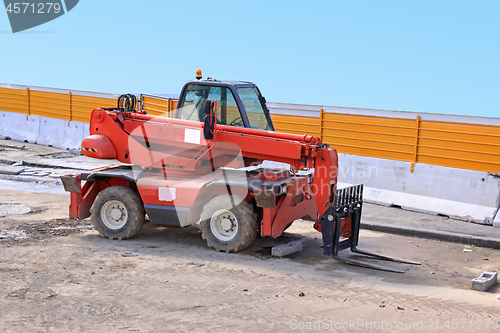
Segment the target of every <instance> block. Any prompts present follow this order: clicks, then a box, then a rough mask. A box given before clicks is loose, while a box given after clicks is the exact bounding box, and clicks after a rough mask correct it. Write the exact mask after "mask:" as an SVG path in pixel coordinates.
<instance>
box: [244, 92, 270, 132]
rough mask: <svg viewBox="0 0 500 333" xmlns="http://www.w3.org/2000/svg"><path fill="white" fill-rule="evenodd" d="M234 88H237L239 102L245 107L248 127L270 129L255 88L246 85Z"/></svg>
mask: <svg viewBox="0 0 500 333" xmlns="http://www.w3.org/2000/svg"><path fill="white" fill-rule="evenodd" d="M236 89H237V90H238V94H239V95H240V98H241V102H242V103H243V106H244V107H245V111H246V113H247V117H248V121H249V122H250V127H251V128H258V129H263V130H271V129H272V127H271V126H270V125H269V122H268V120H267V117H266V114H265V113H264V108H263V107H262V103H261V100H260V98H259V91H258V90H257V88H255V87H248V88H236Z"/></svg>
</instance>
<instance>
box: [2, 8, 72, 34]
mask: <svg viewBox="0 0 500 333" xmlns="http://www.w3.org/2000/svg"><path fill="white" fill-rule="evenodd" d="M49 1H50V2H49ZM78 1H79V0H62V1H61V0H31V1H26V0H22V1H21V0H3V2H4V4H5V11H6V12H7V16H8V17H9V21H10V27H11V28H12V32H13V33H16V32H19V31H23V30H27V29H31V28H33V27H36V26H39V25H41V24H44V23H47V22H49V21H52V20H53V19H56V18H58V17H59V16H62V15H64V14H65V8H64V7H66V13H67V12H69V11H70V10H72V9H73V8H75V6H76V5H77V4H78Z"/></svg>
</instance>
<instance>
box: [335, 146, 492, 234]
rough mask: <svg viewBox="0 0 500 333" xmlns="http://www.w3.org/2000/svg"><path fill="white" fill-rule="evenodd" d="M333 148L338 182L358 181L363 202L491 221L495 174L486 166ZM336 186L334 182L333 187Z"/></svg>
mask: <svg viewBox="0 0 500 333" xmlns="http://www.w3.org/2000/svg"><path fill="white" fill-rule="evenodd" d="M410 166H411V163H409V162H401V161H393V160H385V159H379V158H372V157H363V156H354V155H346V154H339V174H338V181H339V183H343V185H342V186H350V185H356V184H364V185H365V190H364V198H365V199H366V201H368V202H374V203H377V204H383V205H388V206H390V205H398V206H401V207H402V208H404V209H409V210H414V211H418V212H430V213H434V214H444V215H448V216H450V217H453V218H458V219H461V220H465V221H473V222H477V223H483V224H492V223H493V219H494V217H495V214H496V212H497V210H498V207H499V205H500V191H499V188H500V179H499V178H497V177H494V176H493V175H491V174H489V173H487V172H480V171H473V170H465V169H456V168H447V167H441V166H435V165H427V164H420V163H418V164H416V165H415V171H414V172H413V173H411V172H410ZM339 188H340V187H339Z"/></svg>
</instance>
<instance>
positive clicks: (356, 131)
mask: <svg viewBox="0 0 500 333" xmlns="http://www.w3.org/2000/svg"><path fill="white" fill-rule="evenodd" d="M285 112H286V111H285ZM272 119H273V123H274V126H275V129H276V131H280V132H287V133H295V134H309V135H317V136H318V137H320V138H321V140H322V141H323V142H326V143H328V144H330V145H331V146H332V147H335V149H337V151H338V152H339V153H344V154H350V155H361V156H368V157H375V158H384V159H390V160H398V161H406V162H411V171H412V172H413V169H414V165H415V163H425V164H431V165H440V166H446V167H452V168H460V169H469V170H477V171H486V172H492V173H500V126H495V125H484V124H472V123H458V122H448V121H435V120H424V119H421V115H418V114H417V115H415V118H414V119H409V118H392V117H379V116H369V115H359V114H341V113H326V112H324V111H323V109H321V110H320V113H319V117H304V116H294V115H287V114H272Z"/></svg>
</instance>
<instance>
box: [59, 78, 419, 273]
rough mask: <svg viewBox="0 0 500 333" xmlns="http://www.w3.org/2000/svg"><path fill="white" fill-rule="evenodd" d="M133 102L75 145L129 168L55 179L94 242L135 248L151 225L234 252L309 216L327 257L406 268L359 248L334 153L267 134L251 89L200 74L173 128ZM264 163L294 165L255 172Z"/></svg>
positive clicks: (357, 195) (266, 120)
mask: <svg viewBox="0 0 500 333" xmlns="http://www.w3.org/2000/svg"><path fill="white" fill-rule="evenodd" d="M136 104H137V103H136V98H135V96H133V95H130V94H128V95H122V96H121V97H120V98H119V100H118V106H117V108H112V109H110V108H101V109H95V110H93V112H92V115H91V118H90V136H89V137H86V138H85V139H84V140H83V141H82V153H83V154H84V155H86V156H89V157H93V158H99V159H117V160H118V161H120V162H122V163H124V164H122V165H117V166H112V167H104V168H100V169H95V170H91V171H89V172H86V173H82V174H80V175H67V176H63V177H61V179H62V181H63V184H64V187H65V190H66V191H69V192H71V204H70V217H71V218H78V219H84V218H87V217H89V216H90V217H91V221H92V223H93V224H94V226H95V228H96V229H97V231H98V232H99V234H100V235H101V236H104V237H107V238H110V239H120V240H121V239H126V238H131V237H133V236H135V235H136V234H137V233H138V232H139V231H140V229H141V227H142V225H143V223H144V221H145V218H146V215H147V217H148V218H149V220H150V221H151V223H153V224H159V225H166V226H177V227H186V226H188V225H191V224H194V223H198V222H201V230H202V237H203V238H204V239H205V240H206V241H207V244H208V246H209V247H212V248H214V249H215V250H216V251H225V252H238V251H241V250H243V249H245V248H246V247H248V246H249V245H250V244H251V243H252V241H253V240H254V239H255V237H256V236H257V234H258V233H260V235H261V236H262V237H265V236H271V237H274V238H276V237H279V236H280V235H281V234H282V233H283V231H284V230H285V229H286V228H288V227H289V226H290V225H291V224H292V223H293V221H295V220H297V219H300V218H304V217H305V218H307V219H310V220H312V221H314V228H315V229H316V230H318V231H320V232H322V236H323V244H324V254H325V255H332V256H333V257H334V258H336V259H339V260H341V261H343V262H346V263H349V264H355V265H360V266H364V267H371V268H376V269H383V270H389V271H395V272H402V271H400V270H395V269H391V268H386V267H383V266H380V265H376V264H373V263H369V262H365V261H359V260H353V259H347V258H343V257H340V256H339V254H338V253H339V251H341V250H344V249H347V248H350V249H351V251H352V252H355V253H360V254H363V255H366V256H369V257H372V258H376V259H383V260H391V261H397V262H403V263H411V262H407V261H402V260H398V259H393V258H388V257H383V256H380V255H375V254H370V253H367V252H364V251H361V250H359V249H357V248H356V246H357V244H358V236H359V228H360V220H361V209H362V204H363V200H362V193H363V185H357V186H353V187H349V188H344V189H340V190H337V170H338V160H337V152H336V150H335V149H332V148H329V147H328V145H327V144H325V143H322V142H321V140H320V139H319V138H317V137H313V136H308V135H293V134H286V133H278V132H274V127H273V123H272V121H271V117H270V114H269V110H268V109H267V107H266V102H265V99H264V98H263V97H262V95H261V93H260V91H259V89H258V88H257V86H256V85H255V84H253V83H250V82H242V81H218V80H214V79H211V78H208V79H206V80H201V71H198V72H197V80H193V81H188V82H187V83H186V84H185V85H184V87H183V89H182V91H181V94H180V97H179V101H178V104H177V108H176V112H175V117H174V118H167V117H158V116H156V117H155V116H151V115H148V114H146V112H144V111H142V110H141V109H140V108H137V105H136ZM264 160H269V161H275V162H281V163H287V164H289V165H290V167H289V168H286V169H283V168H264V167H261V166H259V165H260V164H261V163H262V161H264ZM82 184H83V186H82ZM411 264H415V263H411Z"/></svg>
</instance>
